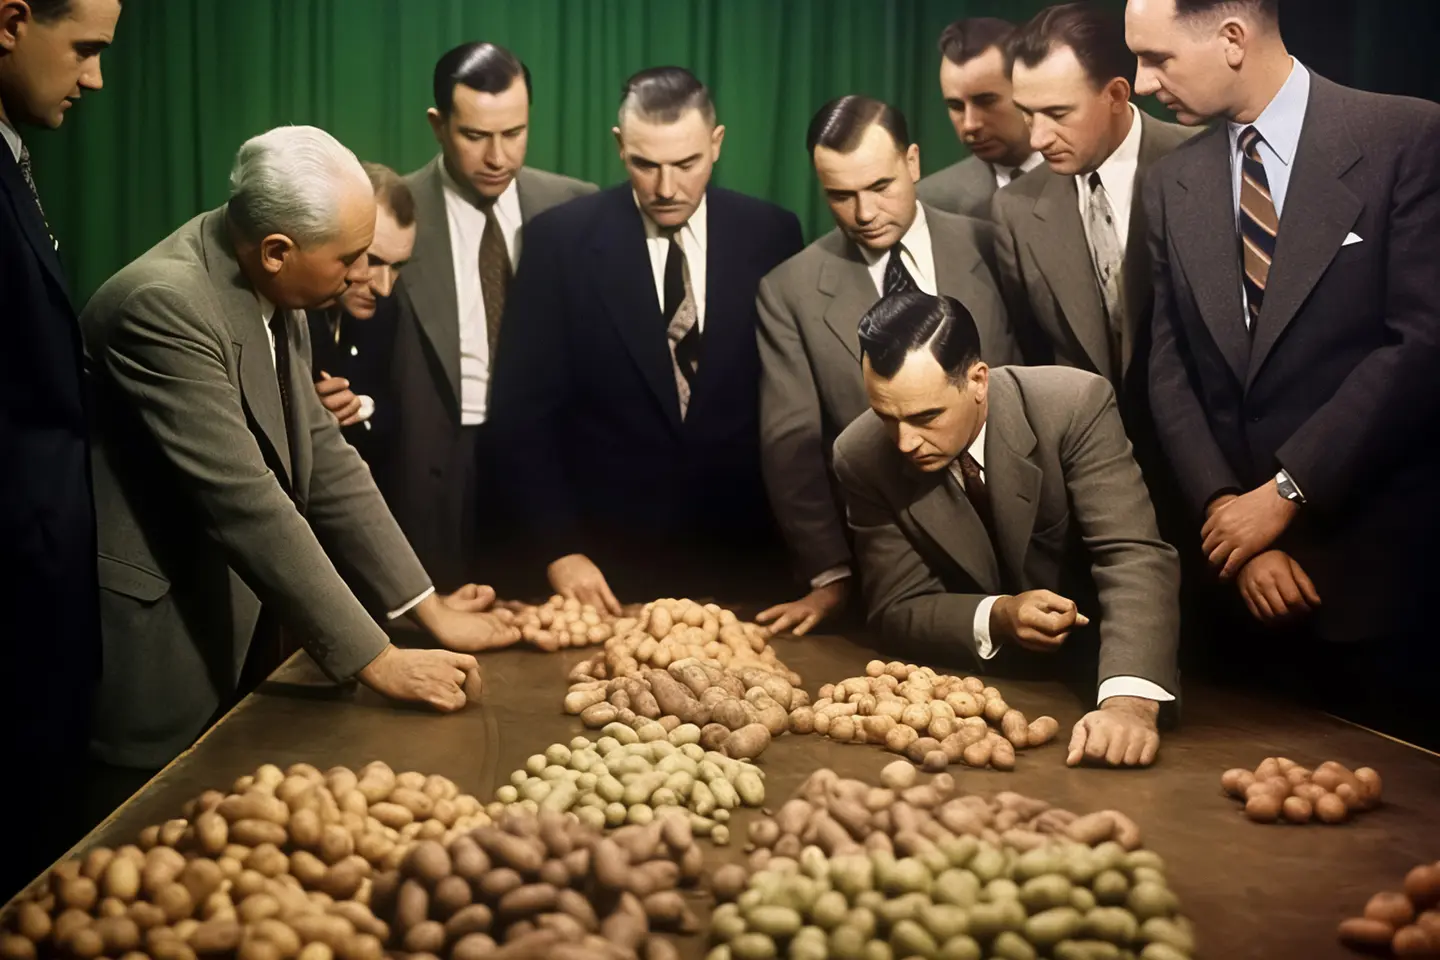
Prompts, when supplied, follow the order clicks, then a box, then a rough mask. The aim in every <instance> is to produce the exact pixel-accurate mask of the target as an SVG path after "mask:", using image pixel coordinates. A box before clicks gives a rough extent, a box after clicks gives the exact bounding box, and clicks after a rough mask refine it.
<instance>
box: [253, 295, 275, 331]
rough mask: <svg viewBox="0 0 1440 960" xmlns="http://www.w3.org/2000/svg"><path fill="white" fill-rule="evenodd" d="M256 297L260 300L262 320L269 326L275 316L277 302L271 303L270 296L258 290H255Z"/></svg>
mask: <svg viewBox="0 0 1440 960" xmlns="http://www.w3.org/2000/svg"><path fill="white" fill-rule="evenodd" d="M255 299H256V300H258V301H259V302H260V322H261V323H263V324H265V326H266V327H267V328H268V327H269V326H270V320H271V318H272V317H274V316H275V304H273V303H271V302H270V300H269V298H268V297H266V296H265V294H263V293H261V292H259V291H258V290H257V291H256V292H255Z"/></svg>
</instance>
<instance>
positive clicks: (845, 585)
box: [755, 577, 850, 637]
mask: <svg viewBox="0 0 1440 960" xmlns="http://www.w3.org/2000/svg"><path fill="white" fill-rule="evenodd" d="M848 596H850V578H849V577H843V578H841V579H839V580H836V581H834V582H833V583H827V584H825V586H823V587H816V588H815V589H814V590H811V591H810V592H809V593H808V594H806V595H805V596H803V597H801V598H800V599H799V600H793V601H791V602H790V603H781V604H777V605H775V606H773V607H771V608H770V609H768V610H762V611H760V613H759V614H758V615H757V616H756V617H755V622H756V623H769V624H770V630H769V633H770V636H772V637H773V636H775V635H776V634H780V633H785V632H787V631H788V632H790V633H791V634H793V635H795V636H797V637H803V636H805V634H807V633H809V632H810V630H811V629H812V628H813V627H814V626H815V625H816V624H817V623H819V622H820V621H821V620H824V619H825V618H826V617H828V616H829V615H830V614H832V613H834V612H835V610H836V608H838V607H841V606H843V605H844V603H845V599H846V598H847V597H848ZM771 620H774V621H775V622H774V623H770V621H771Z"/></svg>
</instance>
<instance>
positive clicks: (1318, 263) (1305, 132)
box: [1245, 74, 1363, 388]
mask: <svg viewBox="0 0 1440 960" xmlns="http://www.w3.org/2000/svg"><path fill="white" fill-rule="evenodd" d="M1311 83H1312V86H1311V90H1310V104H1309V106H1308V107H1307V108H1306V110H1305V123H1304V126H1303V127H1302V129H1301V131H1300V145H1299V147H1298V149H1297V150H1296V151H1295V167H1294V171H1293V173H1292V174H1291V177H1290V186H1289V189H1288V190H1287V191H1286V194H1285V197H1286V199H1285V210H1284V212H1283V213H1282V215H1281V219H1280V235H1279V236H1278V237H1277V238H1276V240H1275V261H1274V263H1273V264H1272V265H1271V267H1270V279H1269V282H1268V283H1267V284H1266V287H1265V305H1264V307H1263V308H1262V309H1261V311H1260V319H1259V322H1258V324H1257V325H1256V328H1255V332H1254V340H1255V342H1254V345H1253V346H1252V347H1251V350H1250V362H1249V365H1248V368H1247V370H1246V379H1245V385H1246V387H1247V388H1248V387H1249V386H1250V384H1252V383H1254V382H1255V377H1256V375H1258V374H1259V372H1260V369H1261V367H1263V366H1264V365H1265V359H1266V358H1267V357H1268V356H1269V355H1270V351H1271V350H1272V349H1274V347H1275V344H1276V343H1277V342H1278V341H1279V339H1280V337H1281V335H1282V334H1284V332H1285V328H1286V327H1288V326H1289V325H1290V322H1291V321H1292V320H1294V319H1295V314H1296V313H1297V312H1298V311H1299V309H1300V306H1301V305H1302V304H1303V303H1304V302H1305V298H1306V297H1308V296H1309V295H1310V291H1312V290H1314V289H1315V284H1317V283H1319V282H1320V277H1321V276H1322V275H1323V274H1324V273H1325V270H1326V268H1327V267H1329V266H1330V262H1331V261H1332V260H1334V259H1335V254H1337V253H1338V252H1339V251H1340V247H1341V245H1342V244H1343V243H1344V242H1345V236H1346V234H1347V233H1348V232H1349V231H1350V228H1351V227H1353V226H1354V225H1355V221H1356V220H1357V219H1358V218H1359V216H1360V211H1361V209H1362V207H1363V204H1362V202H1361V200H1360V198H1359V197H1357V196H1355V194H1354V193H1353V192H1351V190H1350V188H1349V187H1347V186H1346V185H1345V183H1344V181H1343V180H1342V179H1341V178H1342V177H1343V176H1344V175H1345V173H1346V172H1347V171H1349V170H1350V168H1351V167H1353V166H1354V165H1355V164H1356V163H1358V162H1359V161H1360V158H1361V153H1360V148H1359V147H1358V146H1357V145H1356V143H1355V141H1354V139H1353V138H1352V137H1351V136H1350V131H1349V129H1348V127H1347V126H1346V121H1345V115H1344V112H1343V111H1341V110H1339V109H1335V107H1334V106H1333V104H1334V101H1333V99H1332V98H1331V96H1330V94H1331V90H1330V88H1329V85H1328V84H1327V83H1326V82H1325V81H1324V80H1322V79H1321V78H1320V77H1317V76H1314V75H1313V74H1312V76H1311Z"/></svg>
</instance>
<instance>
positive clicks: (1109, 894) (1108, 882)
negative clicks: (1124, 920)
mask: <svg viewBox="0 0 1440 960" xmlns="http://www.w3.org/2000/svg"><path fill="white" fill-rule="evenodd" d="M1091 888H1092V889H1093V890H1094V892H1095V899H1096V900H1097V901H1099V902H1100V903H1103V904H1105V905H1106V906H1107V907H1113V906H1117V905H1119V904H1122V903H1124V902H1125V897H1126V896H1128V895H1129V893H1130V880H1129V879H1128V878H1127V877H1126V876H1125V874H1123V873H1121V872H1120V871H1119V870H1104V871H1102V872H1100V873H1098V874H1096V875H1095V880H1094V881H1093V883H1092V884H1091Z"/></svg>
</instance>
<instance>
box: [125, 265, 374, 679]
mask: <svg viewBox="0 0 1440 960" xmlns="http://www.w3.org/2000/svg"><path fill="white" fill-rule="evenodd" d="M120 310H121V315H120V317H119V318H118V319H117V322H116V323H115V326H114V328H113V330H112V331H111V335H110V337H109V340H108V342H107V343H106V344H105V347H104V350H103V353H101V355H100V356H99V357H97V361H98V362H99V363H100V364H102V365H103V367H104V369H105V371H106V373H107V374H108V375H109V376H110V378H111V379H112V381H113V382H114V384H115V386H116V388H117V389H118V390H119V391H120V392H121V393H122V394H123V395H124V396H125V397H127V398H128V400H129V401H130V403H131V404H133V406H134V409H135V412H136V414H137V416H138V417H139V419H140V420H141V422H142V423H143V424H144V426H145V428H146V429H147V430H148V431H149V432H150V434H151V436H152V437H154V439H155V442H156V445H157V446H158V448H159V450H160V452H161V454H162V455H163V456H164V457H165V458H166V459H167V460H169V462H170V463H171V464H172V465H173V466H174V468H175V470H176V471H177V473H178V474H179V475H180V476H181V477H182V478H183V482H184V484H185V486H186V487H187V488H188V489H189V492H190V495H191V497H192V498H193V500H194V503H195V505H196V507H197V508H198V512H199V515H200V516H201V517H203V518H204V522H205V524H206V532H207V534H208V535H209V536H210V537H211V538H212V539H213V540H214V541H215V542H216V543H217V544H219V546H220V547H221V549H223V550H224V552H225V554H226V558H227V561H228V562H229V564H230V565H231V567H232V568H233V569H234V570H235V571H236V572H237V573H239V575H240V576H241V578H242V579H243V580H244V581H245V583H246V584H247V585H248V586H249V587H250V588H251V589H252V590H254V591H255V594H256V595H257V596H258V597H259V598H260V601H261V603H263V604H264V605H266V606H267V607H270V608H272V609H274V610H275V611H276V612H277V613H278V614H279V616H281V617H282V618H283V619H284V620H285V621H286V622H287V623H290V624H293V625H295V626H296V627H297V628H298V629H299V630H300V631H301V633H302V634H303V636H304V637H305V649H306V651H307V652H308V653H309V654H310V655H311V656H312V657H314V658H315V661H316V662H317V663H318V664H319V665H320V667H321V668H322V669H323V670H324V671H325V672H326V673H327V674H328V675H329V676H330V677H332V678H334V679H343V678H347V677H350V676H353V675H354V674H356V673H358V672H359V671H360V670H361V668H363V667H364V666H365V665H366V664H368V663H369V662H370V661H371V660H373V659H374V658H375V657H376V656H378V655H379V654H380V652H381V651H382V650H383V649H384V648H385V646H386V644H387V642H388V641H387V640H386V638H385V634H384V633H383V632H382V631H381V630H380V628H379V626H377V625H376V623H375V622H374V620H372V619H371V617H370V616H369V614H368V613H366V611H365V608H364V607H363V606H362V605H361V603H360V601H359V600H358V599H356V597H355V595H354V594H353V593H352V592H351V590H350V588H349V587H347V586H346V585H345V582H344V581H343V580H342V579H341V577H340V575H339V573H338V572H337V571H336V569H335V566H334V564H332V563H331V561H330V558H329V557H328V556H327V555H326V553H325V551H324V550H323V549H322V548H321V546H320V543H319V541H318V540H317V539H316V536H315V533H314V532H313V531H312V530H311V527H310V524H309V523H307V522H306V521H305V519H304V518H303V517H301V516H300V514H299V512H297V511H296V509H295V506H294V504H293V503H292V502H291V500H290V496H289V494H287V493H286V492H285V490H284V489H283V488H282V487H281V485H280V483H279V482H278V481H277V478H276V477H275V475H274V474H273V473H272V472H271V471H270V468H269V467H268V466H267V465H266V464H265V460H264V455H263V454H262V453H261V450H260V446H259V443H258V441H257V440H256V439H255V436H254V434H253V433H251V431H250V427H249V425H248V423H247V421H246V414H245V410H244V408H243V406H242V403H241V398H240V393H239V391H238V390H236V389H235V387H234V385H233V384H232V383H231V382H230V380H229V377H228V375H227V368H226V363H225V358H224V355H223V353H222V350H221V344H222V341H221V340H220V338H219V337H218V336H217V334H216V333H215V331H214V329H213V328H212V327H211V326H210V325H209V324H208V323H207V322H206V321H205V320H204V318H203V317H201V316H200V315H199V314H198V312H197V309H196V304H195V302H194V298H193V297H187V295H186V294H185V293H184V292H183V291H180V290H176V289H173V288H170V287H166V286H160V285H151V286H146V287H142V288H140V289H138V290H136V291H135V292H134V293H132V294H131V295H130V297H129V298H127V300H126V301H125V303H124V304H123V305H122V306H121V308H120ZM302 392H304V393H306V394H307V395H309V396H310V397H311V398H312V399H313V402H314V404H315V405H316V406H318V405H319V400H318V399H317V398H315V397H314V393H313V392H312V391H302ZM321 410H322V412H323V408H321ZM337 431H338V428H337Z"/></svg>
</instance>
